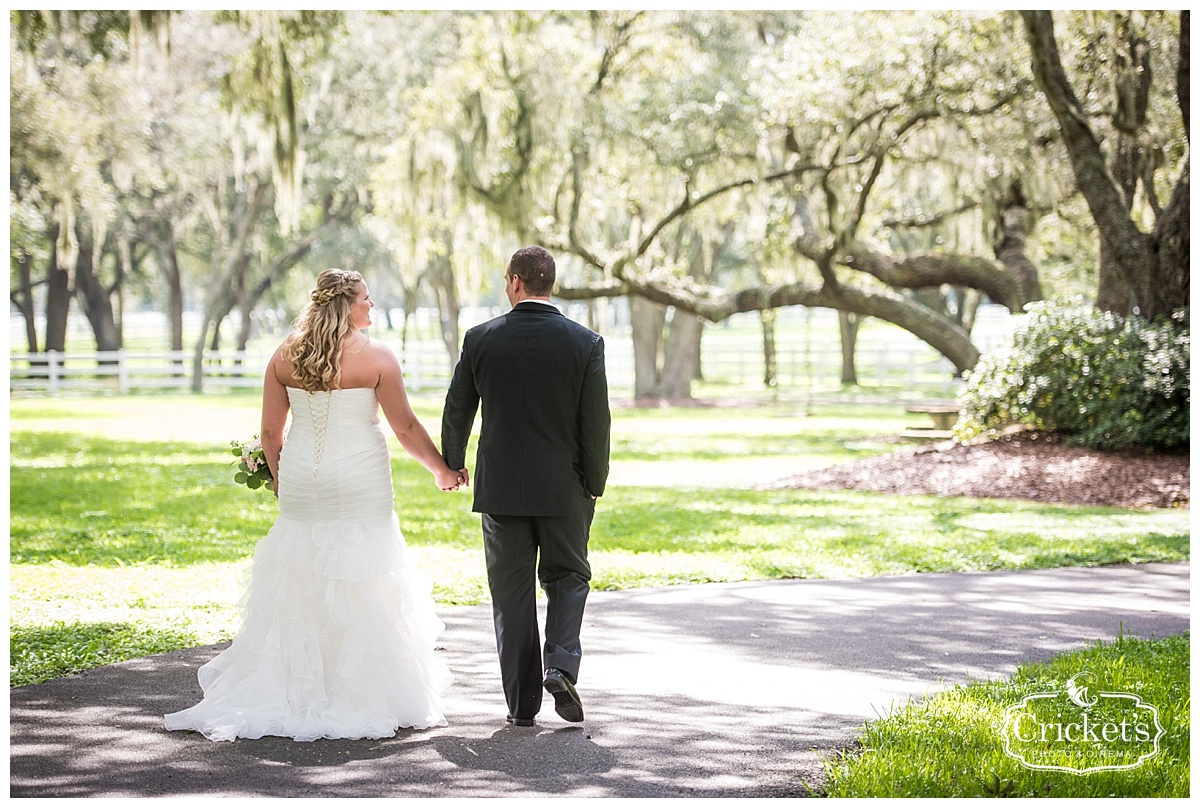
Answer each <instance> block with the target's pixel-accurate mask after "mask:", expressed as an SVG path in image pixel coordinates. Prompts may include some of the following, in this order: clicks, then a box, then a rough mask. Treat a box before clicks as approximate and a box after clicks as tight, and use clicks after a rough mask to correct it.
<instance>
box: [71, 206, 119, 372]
mask: <svg viewBox="0 0 1200 808" xmlns="http://www.w3.org/2000/svg"><path fill="white" fill-rule="evenodd" d="M76 234H77V238H78V239H79V254H78V257H77V258H76V261H75V287H76V291H77V292H78V294H79V298H80V303H82V304H83V310H84V314H85V315H87V319H88V322H89V323H91V326H92V333H93V335H94V336H95V339H96V350H97V351H116V350H119V349H120V347H121V331H120V329H119V328H117V321H116V317H115V316H114V313H113V305H112V297H111V295H110V294H109V290H108V289H106V288H105V287H104V284H103V283H102V282H101V281H100V278H99V276H98V275H97V272H96V260H95V259H96V251H95V249H94V247H95V235H94V234H93V233H92V231H91V228H90V227H89V226H88V225H86V224H84V223H82V222H77V223H76Z"/></svg>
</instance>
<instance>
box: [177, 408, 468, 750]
mask: <svg viewBox="0 0 1200 808" xmlns="http://www.w3.org/2000/svg"><path fill="white" fill-rule="evenodd" d="M288 392H289V397H290V398H291V402H292V424H291V428H290V430H289V433H288V437H287V441H286V444H285V447H284V452H283V455H282V456H281V458H280V490H279V503H280V516H279V517H278V519H277V520H276V522H275V524H274V525H273V526H272V528H271V530H270V531H269V532H268V534H267V535H266V536H265V537H264V538H263V539H262V540H260V541H259V543H258V546H257V547H256V549H255V554H254V561H253V563H252V565H251V570H250V580H249V584H248V588H247V590H246V593H245V595H244V597H243V599H242V602H241V606H242V610H243V623H242V627H241V629H240V630H239V631H238V634H237V636H236V637H235V639H234V640H233V643H232V644H231V645H230V646H229V648H227V649H226V650H224V651H222V652H221V653H220V654H219V655H217V656H216V657H215V658H214V659H213V660H211V661H210V662H208V663H207V664H205V665H203V666H202V667H201V668H200V669H199V671H198V678H199V681H200V687H201V689H202V690H203V691H204V698H203V699H202V700H201V701H200V702H199V703H198V704H196V705H195V706H193V707H190V708H188V709H185V710H181V711H179V712H176V713H171V714H169V715H167V716H165V725H166V728H167V729H169V730H195V731H196V732H200V733H203V734H204V735H205V736H206V737H207V738H209V739H211V740H214V741H222V740H233V739H235V738H261V737H262V736H264V735H279V736H284V737H289V738H293V739H295V740H297V741H312V740H316V739H318V738H385V737H390V736H392V735H394V734H395V732H396V730H397V729H398V728H400V727H413V728H418V729H423V728H427V727H433V726H444V725H445V724H446V720H445V717H444V708H443V700H442V697H443V694H444V692H445V690H446V688H447V687H448V685H449V684H450V680H451V675H450V672H449V670H448V668H447V667H446V665H445V664H444V663H443V662H442V661H441V660H440V659H439V658H438V657H437V656H436V654H435V651H434V645H435V643H436V641H437V638H438V636H439V634H441V632H442V630H443V629H444V624H443V623H442V621H441V620H440V619H439V618H438V617H437V615H436V613H435V612H434V608H433V597H432V593H431V590H432V586H431V584H430V582H429V580H428V579H427V578H426V577H425V576H424V575H423V574H422V573H421V572H420V570H419V569H417V567H416V566H415V565H414V563H413V560H412V558H411V557H410V553H409V550H408V548H407V546H406V545H405V542H404V537H403V535H402V534H401V532H400V526H399V521H398V519H397V516H396V513H395V511H394V509H393V500H392V482H391V472H390V462H389V459H388V453H387V445H386V441H385V440H384V438H383V433H382V432H381V431H380V429H379V425H378V420H377V417H376V416H377V411H378V404H377V403H376V399H375V394H374V391H373V390H368V389H362V390H359V389H351V390H338V391H333V392H332V393H315V394H308V393H305V392H303V391H298V390H289V391H288ZM318 399H322V400H318ZM324 405H327V407H328V409H327V410H326V407H325V406H324ZM310 427H311V428H310Z"/></svg>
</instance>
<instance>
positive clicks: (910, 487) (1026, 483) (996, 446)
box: [771, 432, 1191, 508]
mask: <svg viewBox="0 0 1200 808" xmlns="http://www.w3.org/2000/svg"><path fill="white" fill-rule="evenodd" d="M1190 461H1191V455H1190V453H1189V452H1186V451H1184V452H1179V453H1159V454H1147V453H1144V452H1098V451H1094V450H1090V449H1080V448H1078V447H1074V446H1067V445H1066V444H1064V443H1062V441H1060V440H1058V439H1057V438H1056V437H1054V436H1052V435H1043V434H1037V433H1029V432H1023V433H1018V434H1015V435H1009V436H1006V437H1002V438H999V439H997V440H994V441H987V442H980V443H972V444H966V445H963V444H954V443H950V442H946V443H938V444H930V445H926V446H922V447H920V448H916V449H901V450H897V451H896V452H895V453H893V454H889V455H880V456H877V457H871V458H866V459H864V460H856V461H853V462H850V463H844V464H841V465H837V466H832V467H829V468H824V469H817V470H814V471H809V472H805V473H803V474H799V475H796V476H794V477H790V478H788V479H786V480H782V481H780V482H778V483H775V484H774V485H772V486H771V487H772V488H805V489H822V490H829V489H844V488H850V489H855V490H859V491H876V492H879V493H885V494H934V495H937V496H943V497H979V498H992V497H999V498H1005V499H1026V500H1033V501H1036V502H1057V503H1069V504H1076V505H1108V506H1113V507H1119V508H1189V507H1190V506H1191V494H1190V480H1191V476H1190V470H1189V467H1190Z"/></svg>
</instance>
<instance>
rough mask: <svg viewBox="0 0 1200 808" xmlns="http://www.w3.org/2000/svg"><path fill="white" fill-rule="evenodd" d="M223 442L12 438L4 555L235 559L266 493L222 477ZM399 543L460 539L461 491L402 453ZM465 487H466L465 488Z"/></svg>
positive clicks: (260, 529)
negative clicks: (452, 491) (442, 485)
mask: <svg viewBox="0 0 1200 808" xmlns="http://www.w3.org/2000/svg"><path fill="white" fill-rule="evenodd" d="M233 461H234V458H233V456H232V455H231V454H230V453H229V452H228V451H227V450H225V448H224V447H213V446H212V445H210V444H189V443H174V442H140V441H139V442H131V441H116V440H111V439H106V438H99V437H91V436H83V435H79V434H75V433H53V432H31V433H23V434H21V435H20V436H19V438H18V437H14V439H13V440H12V441H11V468H10V482H11V485H10V501H9V505H10V508H11V514H12V516H11V532H10V542H9V558H10V561H11V562H12V563H45V562H49V561H61V562H64V563H67V564H71V565H74V566H81V565H85V564H101V565H116V564H136V563H170V564H194V563H201V562H229V561H238V560H240V559H243V558H245V557H247V556H248V555H250V554H251V553H253V551H254V545H255V543H256V542H257V541H258V540H259V539H260V538H262V537H263V536H264V535H266V533H267V531H268V530H269V529H270V527H271V525H272V524H273V522H274V520H275V518H276V516H277V515H278V513H279V511H278V505H277V502H276V500H275V498H274V497H273V496H271V494H270V492H269V491H267V490H265V489H263V490H259V491H250V490H249V489H247V488H245V487H244V486H241V485H238V484H236V483H235V482H234V481H233V475H234V472H235V467H234V465H233ZM393 479H394V481H395V484H396V488H397V496H396V504H397V508H398V510H399V512H400V516H401V527H402V529H403V530H404V533H405V536H406V537H408V539H409V541H410V542H413V543H423V544H446V545H450V546H462V547H471V546H474V543H477V541H478V536H477V534H478V531H479V523H478V517H477V516H474V515H473V514H471V513H470V500H469V499H467V498H465V497H456V496H453V495H447V494H444V493H442V492H441V491H438V490H437V489H436V487H435V486H434V485H433V483H432V477H430V475H429V474H428V473H427V472H425V471H424V470H423V469H421V468H420V467H419V466H416V464H415V461H410V460H409V459H408V458H407V457H404V458H396V459H394V461H393ZM468 496H469V495H468Z"/></svg>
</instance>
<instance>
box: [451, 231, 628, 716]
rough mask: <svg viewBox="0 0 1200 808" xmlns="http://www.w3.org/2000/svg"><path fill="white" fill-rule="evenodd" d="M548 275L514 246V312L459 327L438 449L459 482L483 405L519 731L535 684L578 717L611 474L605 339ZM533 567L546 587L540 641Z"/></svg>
mask: <svg viewBox="0 0 1200 808" xmlns="http://www.w3.org/2000/svg"><path fill="white" fill-rule="evenodd" d="M554 277H555V268H554V258H553V257H552V256H551V255H550V253H548V252H547V251H546V250H544V249H542V248H541V247H524V248H522V249H520V250H517V251H516V252H515V253H513V256H512V258H511V259H510V260H509V262H508V267H507V268H506V269H505V271H504V291H505V294H507V296H508V300H509V302H510V303H511V304H512V306H513V308H512V311H510V312H508V313H507V314H505V315H502V316H500V317H497V318H495V319H493V320H490V321H488V322H486V323H483V324H482V325H478V326H476V327H475V328H472V329H471V330H469V331H468V332H467V333H466V336H465V337H464V338H463V346H462V355H461V357H460V358H459V360H458V365H457V366H456V367H455V368H454V376H453V378H452V379H451V381H450V389H449V391H448V392H447V393H446V407H445V409H444V411H443V414H442V454H443V456H444V457H445V459H446V462H447V463H448V464H449V466H450V468H452V469H461V470H462V471H461V474H460V478H461V479H462V480H463V481H464V482H465V481H467V480H468V479H469V474H468V472H467V469H466V468H465V466H466V462H465V458H466V451H467V440H468V438H469V437H470V436H471V427H472V424H473V423H474V421H475V413H476V411H477V410H478V408H479V406H480V402H481V401H482V404H483V427H482V432H481V434H480V436H479V449H478V453H477V457H476V469H475V501H474V507H473V510H474V511H476V512H479V513H481V514H482V515H483V517H482V518H483V551H484V560H485V561H486V562H487V571H488V585H489V587H490V588H491V593H492V614H493V618H494V621H495V625H496V647H497V650H498V651H499V654H500V674H501V678H502V679H503V683H504V696H505V698H506V699H507V701H508V717H509V720H510V721H512V722H513V723H514V724H516V725H517V726H523V727H529V726H533V723H534V721H533V719H534V716H536V715H537V713H538V710H539V709H541V706H542V688H543V687H544V688H545V690H546V692H548V693H550V695H552V696H553V697H554V709H555V711H556V712H557V713H558V714H559V715H560V716H562V717H563V718H564V719H566V720H567V721H576V722H577V721H582V720H583V705H582V704H581V703H580V700H579V695H578V693H577V692H576V690H575V682H576V680H577V678H578V675H579V658H580V655H581V650H580V645H579V628H580V625H581V624H582V623H583V606H584V602H585V601H586V600H587V594H588V581H589V580H591V577H592V572H591V568H590V567H589V566H588V561H587V543H588V533H589V531H590V529H591V524H592V516H593V514H594V513H595V510H596V498H597V497H599V496H601V495H602V494H603V493H604V484H605V481H606V480H607V479H608V449H609V423H610V416H609V410H608V382H607V380H606V378H605V374H604V341H603V340H602V339H601V338H600V336H599V335H598V334H596V333H594V332H592V331H590V330H588V329H587V328H584V327H583V326H582V325H579V324H578V323H576V322H574V321H572V320H569V319H567V318H566V317H564V316H563V314H562V313H561V312H560V311H559V310H558V309H557V308H555V307H554V306H553V305H552V304H551V303H550V290H551V288H553V286H554ZM535 570H536V574H537V578H538V580H540V581H541V584H542V588H543V589H544V590H546V599H547V605H546V642H545V645H544V646H542V645H541V643H540V640H539V635H538V623H537V606H536V601H535V593H536V590H535V583H534V573H535ZM539 646H541V647H539Z"/></svg>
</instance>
